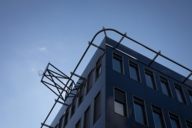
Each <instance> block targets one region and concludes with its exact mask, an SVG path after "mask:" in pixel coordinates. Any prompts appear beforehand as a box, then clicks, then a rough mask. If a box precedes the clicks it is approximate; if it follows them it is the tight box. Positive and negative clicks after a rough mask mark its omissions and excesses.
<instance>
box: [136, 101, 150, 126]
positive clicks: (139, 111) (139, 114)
mask: <svg viewBox="0 0 192 128" xmlns="http://www.w3.org/2000/svg"><path fill="white" fill-rule="evenodd" d="M134 117H135V121H136V122H138V123H140V124H142V125H147V119H146V113H145V106H144V101H143V100H140V99H138V98H134Z"/></svg>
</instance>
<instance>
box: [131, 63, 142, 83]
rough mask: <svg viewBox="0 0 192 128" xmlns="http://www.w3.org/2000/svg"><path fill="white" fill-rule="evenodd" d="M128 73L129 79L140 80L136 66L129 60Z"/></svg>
mask: <svg viewBox="0 0 192 128" xmlns="http://www.w3.org/2000/svg"><path fill="white" fill-rule="evenodd" d="M129 74H130V78H131V79H133V80H136V81H140V78H139V69H138V66H137V64H135V63H133V62H131V61H130V62H129Z"/></svg>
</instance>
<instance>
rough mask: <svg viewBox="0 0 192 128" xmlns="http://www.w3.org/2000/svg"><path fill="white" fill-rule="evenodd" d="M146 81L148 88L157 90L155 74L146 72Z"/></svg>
mask: <svg viewBox="0 0 192 128" xmlns="http://www.w3.org/2000/svg"><path fill="white" fill-rule="evenodd" d="M145 79H146V84H147V86H148V87H150V88H152V89H155V78H154V75H153V72H151V71H149V70H145Z"/></svg>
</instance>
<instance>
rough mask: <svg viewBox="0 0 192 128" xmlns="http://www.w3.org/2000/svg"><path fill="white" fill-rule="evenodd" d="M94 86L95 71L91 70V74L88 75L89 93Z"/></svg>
mask: <svg viewBox="0 0 192 128" xmlns="http://www.w3.org/2000/svg"><path fill="white" fill-rule="evenodd" d="M92 84H93V70H91V71H90V72H89V74H88V78H87V93H88V92H89V90H90V89H91V87H92Z"/></svg>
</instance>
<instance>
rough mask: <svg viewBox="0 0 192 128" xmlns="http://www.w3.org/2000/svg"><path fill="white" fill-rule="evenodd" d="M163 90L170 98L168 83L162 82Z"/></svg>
mask: <svg viewBox="0 0 192 128" xmlns="http://www.w3.org/2000/svg"><path fill="white" fill-rule="evenodd" d="M161 89H162V92H163V94H165V95H167V96H170V93H169V88H168V83H165V82H163V81H161Z"/></svg>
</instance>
